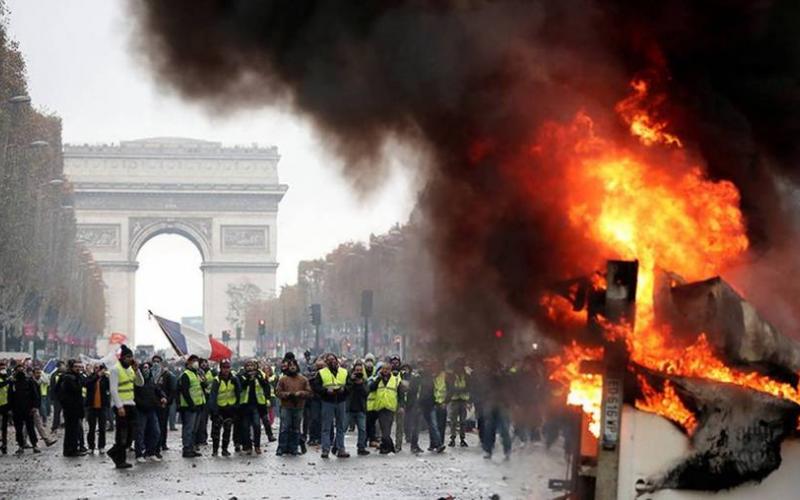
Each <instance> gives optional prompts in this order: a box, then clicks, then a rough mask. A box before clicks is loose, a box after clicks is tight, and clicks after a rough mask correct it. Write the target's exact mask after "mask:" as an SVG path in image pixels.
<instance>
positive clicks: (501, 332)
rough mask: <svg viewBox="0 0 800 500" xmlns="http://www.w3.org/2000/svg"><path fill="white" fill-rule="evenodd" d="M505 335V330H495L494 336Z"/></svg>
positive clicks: (500, 337)
mask: <svg viewBox="0 0 800 500" xmlns="http://www.w3.org/2000/svg"><path fill="white" fill-rule="evenodd" d="M504 336H505V333H503V330H495V332H494V337H495V338H497V339H502V338H503V337H504Z"/></svg>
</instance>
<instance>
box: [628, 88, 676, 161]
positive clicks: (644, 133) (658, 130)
mask: <svg viewBox="0 0 800 500" xmlns="http://www.w3.org/2000/svg"><path fill="white" fill-rule="evenodd" d="M631 88H632V89H633V94H631V95H630V96H628V97H626V98H625V99H623V100H622V101H620V103H619V104H617V108H616V109H617V113H619V115H620V116H621V117H622V119H623V120H625V123H627V124H628V126H629V127H630V132H631V134H632V135H633V136H635V137H637V138H638V139H639V140H640V141H641V142H642V144H644V145H645V146H652V145H654V144H658V143H661V144H665V145H673V146H677V147H683V144H681V141H680V139H678V137H677V136H675V135H672V134H669V133H667V132H665V131H664V130H665V129H666V128H667V122H666V121H659V120H656V119H655V118H653V117H652V115H651V113H650V110H652V109H654V108H657V107H658V106H659V105H661V103H662V102H663V101H664V96H655V97H651V96H650V93H649V89H650V85H649V84H648V82H647V81H646V80H644V79H641V78H637V79H634V80H633V81H632V82H631ZM648 101H651V104H650V107H649V109H648V108H646V107H645V106H647V103H648Z"/></svg>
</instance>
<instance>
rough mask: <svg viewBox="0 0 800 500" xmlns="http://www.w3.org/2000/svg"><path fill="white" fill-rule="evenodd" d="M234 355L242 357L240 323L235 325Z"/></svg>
mask: <svg viewBox="0 0 800 500" xmlns="http://www.w3.org/2000/svg"><path fill="white" fill-rule="evenodd" d="M236 357H237V358H241V357H242V325H239V324H237V325H236Z"/></svg>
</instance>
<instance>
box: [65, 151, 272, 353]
mask: <svg viewBox="0 0 800 500" xmlns="http://www.w3.org/2000/svg"><path fill="white" fill-rule="evenodd" d="M279 159H280V157H279V155H278V152H277V149H276V148H274V147H272V148H260V147H255V146H254V147H250V148H241V147H235V148H226V147H222V145H221V144H220V143H216V142H207V141H197V140H192V139H177V138H157V139H142V140H137V141H123V142H121V143H120V144H119V145H118V146H117V145H115V146H105V145H104V146H65V148H64V163H65V166H64V171H65V173H66V175H67V176H68V178H69V180H70V181H71V182H72V184H73V187H74V206H75V216H76V219H77V222H78V238H79V239H80V240H82V241H83V242H84V244H86V245H87V246H88V247H89V248H90V250H91V251H92V254H93V255H94V257H95V259H96V260H97V262H98V263H99V264H100V266H101V267H102V269H103V279H104V281H105V283H106V287H107V293H106V303H107V304H108V313H107V319H108V320H107V329H108V330H107V332H106V334H107V335H108V334H110V333H111V332H116V331H119V332H123V333H126V334H127V335H128V336H129V339H130V342H132V343H135V321H134V310H135V293H134V292H135V276H136V270H137V269H138V263H137V262H136V256H137V255H138V253H139V250H141V248H142V247H143V246H144V244H145V243H146V242H147V241H148V240H150V239H151V238H153V237H155V236H157V235H159V234H163V233H175V234H179V235H182V236H184V237H186V238H187V239H188V240H189V241H191V242H192V243H193V244H194V245H195V246H196V247H197V249H198V250H199V251H200V255H201V257H202V261H203V263H202V265H201V270H202V272H203V320H204V324H205V330H206V332H207V333H210V334H213V335H215V336H217V337H218V336H219V335H220V334H221V331H222V330H226V329H231V328H232V326H233V325H230V324H229V323H228V321H227V320H226V317H227V316H228V314H227V313H228V311H227V296H226V291H227V288H228V286H229V285H231V284H241V283H243V282H249V283H252V284H255V285H257V286H258V287H259V288H260V289H261V290H262V291H263V292H264V294H265V295H270V294H273V293H274V291H275V282H276V278H275V273H276V271H277V267H278V262H277V260H276V258H275V256H276V249H277V241H276V236H277V213H278V204H279V202H280V201H281V199H282V198H283V195H284V194H285V193H286V191H287V189H288V188H287V186H286V185H283V184H280V183H279V182H278V172H277V164H278V161H279ZM101 342H103V341H102V340H101Z"/></svg>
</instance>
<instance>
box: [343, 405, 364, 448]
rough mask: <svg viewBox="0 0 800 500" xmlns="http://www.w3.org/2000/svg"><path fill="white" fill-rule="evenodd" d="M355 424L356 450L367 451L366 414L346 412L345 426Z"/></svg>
mask: <svg viewBox="0 0 800 500" xmlns="http://www.w3.org/2000/svg"><path fill="white" fill-rule="evenodd" d="M351 422H355V423H356V429H358V449H359V450H366V449H367V413H366V412H363V411H360V412H347V426H346V427H350V423H351Z"/></svg>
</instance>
